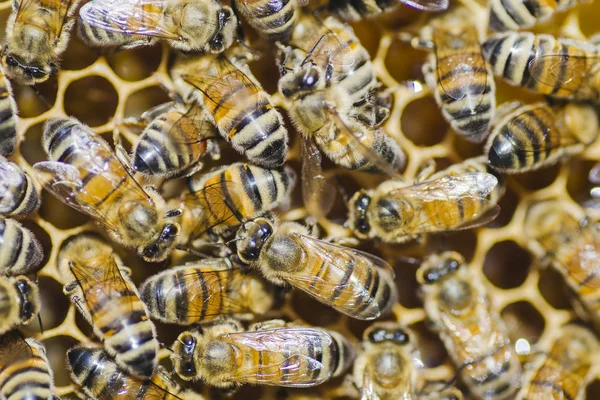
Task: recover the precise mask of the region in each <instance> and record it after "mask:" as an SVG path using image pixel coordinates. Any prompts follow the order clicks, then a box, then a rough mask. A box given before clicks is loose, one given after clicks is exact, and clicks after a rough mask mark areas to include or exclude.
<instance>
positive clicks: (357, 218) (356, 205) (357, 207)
mask: <svg viewBox="0 0 600 400" xmlns="http://www.w3.org/2000/svg"><path fill="white" fill-rule="evenodd" d="M369 204H371V196H369V194H368V193H367V192H366V191H365V190H360V191H359V192H357V193H356V194H355V195H354V196H352V198H351V199H350V201H349V203H348V208H349V211H350V223H351V224H352V226H351V228H352V230H353V231H354V234H355V235H356V236H358V237H359V238H361V239H364V238H367V237H368V235H369V232H370V231H371V225H370V224H369V220H368V218H367V210H368V208H369Z"/></svg>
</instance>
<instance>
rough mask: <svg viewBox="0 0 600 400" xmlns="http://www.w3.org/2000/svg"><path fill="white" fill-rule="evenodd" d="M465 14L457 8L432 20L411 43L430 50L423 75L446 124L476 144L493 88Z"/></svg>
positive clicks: (484, 129) (489, 114)
mask: <svg viewBox="0 0 600 400" xmlns="http://www.w3.org/2000/svg"><path fill="white" fill-rule="evenodd" d="M467 12H468V11H467V10H466V8H460V9H458V10H456V11H454V12H453V13H448V14H444V15H443V16H442V17H437V18H433V19H432V20H431V21H430V22H429V24H428V25H427V26H426V27H425V28H423V29H422V30H421V35H420V37H419V38H416V39H418V43H416V42H417V41H416V40H413V44H414V45H415V47H419V46H426V47H429V48H431V49H432V50H433V52H432V53H431V55H430V56H429V60H428V62H426V63H425V64H424V65H423V75H424V76H425V81H426V82H427V84H428V86H429V87H430V88H431V89H432V90H433V93H434V96H435V100H436V102H437V103H438V105H439V106H440V108H441V110H442V114H443V116H444V118H445V119H446V121H448V123H449V124H450V126H452V128H453V129H454V130H455V131H456V132H457V133H459V134H460V135H462V136H463V137H464V138H465V139H467V140H468V141H470V142H475V143H480V142H482V141H483V140H485V138H486V137H487V135H488V133H489V128H490V124H491V121H492V120H493V119H494V111H495V109H496V98H495V88H496V86H495V83H494V77H493V75H492V71H491V69H490V67H489V65H488V63H487V61H486V59H485V57H484V56H483V50H482V48H481V45H480V44H479V43H480V39H479V33H478V31H477V28H476V27H475V26H474V25H473V24H470V23H469V21H470V19H471V18H469V16H468V15H465V13H467Z"/></svg>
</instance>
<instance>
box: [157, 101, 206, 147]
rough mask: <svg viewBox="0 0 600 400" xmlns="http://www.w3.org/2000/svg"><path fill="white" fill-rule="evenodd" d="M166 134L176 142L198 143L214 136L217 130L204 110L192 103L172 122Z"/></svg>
mask: <svg viewBox="0 0 600 400" xmlns="http://www.w3.org/2000/svg"><path fill="white" fill-rule="evenodd" d="M168 136H169V137H170V138H171V139H172V140H174V141H175V142H177V143H182V144H198V143H201V142H205V141H206V140H208V139H209V138H214V137H216V136H217V132H216V130H215V126H214V125H213V124H212V123H211V122H210V121H209V119H208V116H207V115H206V114H205V112H204V110H203V109H202V108H201V107H199V106H197V105H192V106H191V107H190V108H189V109H188V110H187V112H186V113H185V114H181V117H180V118H179V119H177V121H176V122H175V123H174V124H173V126H172V127H171V129H170V130H169V135H168Z"/></svg>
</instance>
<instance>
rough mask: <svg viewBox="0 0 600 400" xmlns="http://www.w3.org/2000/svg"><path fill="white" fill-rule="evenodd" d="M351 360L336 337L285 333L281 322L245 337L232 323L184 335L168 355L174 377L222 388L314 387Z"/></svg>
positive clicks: (310, 331) (312, 331) (294, 330)
mask: <svg viewBox="0 0 600 400" xmlns="http://www.w3.org/2000/svg"><path fill="white" fill-rule="evenodd" d="M353 358H354V351H353V349H352V347H351V344H350V343H349V342H348V341H347V340H346V339H345V338H344V337H343V336H342V335H340V334H339V333H337V332H332V331H327V330H324V329H320V328H307V327H297V326H290V327H288V326H285V323H284V322H283V321H281V320H270V321H265V322H262V323H258V324H254V325H252V326H251V327H250V328H249V330H248V331H246V332H244V331H243V330H242V328H241V326H240V325H239V323H238V322H236V321H234V320H229V321H227V322H224V323H221V324H217V325H213V326H211V327H209V328H206V329H204V330H203V332H202V333H200V332H198V331H192V332H183V333H182V334H181V335H179V337H178V338H177V340H176V341H175V343H174V344H173V354H171V361H172V362H173V366H174V369H175V372H176V373H177V375H179V377H181V378H182V379H184V380H198V379H202V380H203V381H204V382H206V383H207V384H209V385H212V386H217V387H222V388H228V387H232V386H235V385H240V384H244V383H249V384H259V385H272V386H287V387H310V386H315V385H319V384H321V383H323V382H324V381H326V380H327V379H329V378H331V377H336V376H339V375H340V374H341V373H343V372H344V371H345V370H346V369H348V367H349V366H350V364H351V363H352V360H353Z"/></svg>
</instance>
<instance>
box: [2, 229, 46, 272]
mask: <svg viewBox="0 0 600 400" xmlns="http://www.w3.org/2000/svg"><path fill="white" fill-rule="evenodd" d="M0 243H2V246H0V272H1V273H2V274H7V275H21V274H30V273H33V272H35V271H37V269H38V268H37V267H38V266H39V265H40V263H41V262H42V259H43V257H44V251H43V249H42V246H41V245H40V243H39V242H38V241H37V239H36V238H35V236H33V233H31V231H30V230H28V229H25V228H23V227H22V226H21V224H19V223H18V222H16V221H14V220H12V219H4V218H0Z"/></svg>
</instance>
